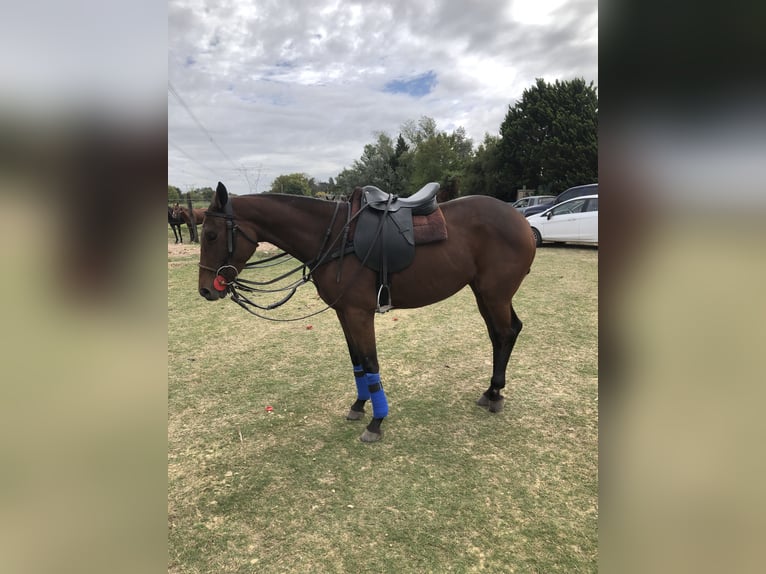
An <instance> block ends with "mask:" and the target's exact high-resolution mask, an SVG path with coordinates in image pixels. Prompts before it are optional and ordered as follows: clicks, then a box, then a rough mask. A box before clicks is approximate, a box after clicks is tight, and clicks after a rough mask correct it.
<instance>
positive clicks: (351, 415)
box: [346, 409, 364, 421]
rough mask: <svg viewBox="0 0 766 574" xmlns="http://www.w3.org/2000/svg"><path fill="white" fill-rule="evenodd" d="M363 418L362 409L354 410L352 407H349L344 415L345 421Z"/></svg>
mask: <svg viewBox="0 0 766 574" xmlns="http://www.w3.org/2000/svg"><path fill="white" fill-rule="evenodd" d="M363 418H364V411H355V410H354V409H351V410H350V411H348V414H347V415H346V420H347V421H360V420H362V419H363Z"/></svg>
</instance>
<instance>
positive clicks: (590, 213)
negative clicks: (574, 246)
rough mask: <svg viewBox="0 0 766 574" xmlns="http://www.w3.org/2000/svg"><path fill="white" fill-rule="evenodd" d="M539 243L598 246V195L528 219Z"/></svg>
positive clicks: (570, 201) (564, 204) (577, 199)
mask: <svg viewBox="0 0 766 574" xmlns="http://www.w3.org/2000/svg"><path fill="white" fill-rule="evenodd" d="M527 221H528V222H529V225H530V227H532V233H533V234H534V236H535V243H536V244H537V245H538V246H540V245H542V243H543V241H561V242H572V243H590V244H593V245H598V195H583V196H580V197H576V198H574V199H570V200H568V201H564V202H562V203H559V204H557V205H554V206H553V207H551V208H549V209H546V210H545V211H543V212H542V213H535V214H534V215H530V216H529V217H527Z"/></svg>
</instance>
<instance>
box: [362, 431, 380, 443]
mask: <svg viewBox="0 0 766 574" xmlns="http://www.w3.org/2000/svg"><path fill="white" fill-rule="evenodd" d="M381 438H383V431H382V430H381V431H380V432H370V431H368V430H367V429H365V430H364V432H363V433H362V436H360V437H359V440H360V441H362V442H377V441H379V440H380V439H381Z"/></svg>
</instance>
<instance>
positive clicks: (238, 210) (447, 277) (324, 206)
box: [199, 182, 535, 442]
mask: <svg viewBox="0 0 766 574" xmlns="http://www.w3.org/2000/svg"><path fill="white" fill-rule="evenodd" d="M440 209H441V211H442V214H443V216H444V219H445V221H446V225H447V230H448V238H447V239H446V240H443V241H440V242H436V243H429V244H427V245H421V246H419V247H418V248H417V250H416V252H415V256H414V260H413V262H412V264H411V265H410V266H409V267H407V268H405V269H404V270H402V271H399V272H397V273H394V274H392V276H391V284H390V296H391V304H392V305H393V306H394V307H399V308H417V307H424V306H426V305H430V304H432V303H436V302H437V301H441V300H443V299H446V298H447V297H450V296H452V295H454V294H455V293H457V292H458V291H459V290H460V289H462V288H463V287H465V286H466V285H469V286H470V287H471V289H472V290H473V293H474V296H475V297H476V303H477V305H478V307H479V312H480V313H481V315H482V317H483V318H484V321H485V323H486V325H487V330H488V332H489V338H490V341H491V342H492V376H491V378H490V385H489V388H488V389H487V390H486V391H485V392H484V393H483V394H482V395H481V397H480V398H479V400H478V401H477V404H478V405H480V406H482V407H487V408H488V409H489V411H490V412H499V411H501V410H502V408H503V401H504V398H503V396H502V395H501V394H500V390H501V389H503V388H504V387H505V381H506V369H507V366H508V361H509V359H510V356H511V352H512V351H513V347H514V345H515V343H516V338H517V337H518V335H519V332H520V331H521V328H522V322H521V320H520V319H519V317H518V315H517V314H516V312H515V310H514V309H513V305H512V299H513V296H514V294H515V293H516V291H517V290H518V289H519V287H520V285H521V283H522V281H523V279H524V277H526V275H527V274H528V273H529V270H530V266H531V265H532V261H533V260H534V256H535V242H534V238H533V237H532V232H531V230H530V227H529V224H528V223H527V222H526V220H525V219H524V217H523V216H521V215H520V214H519V213H518V211H517V210H516V209H514V208H512V207H511V206H510V205H509V204H507V203H505V202H502V201H500V200H498V199H495V198H493V197H489V196H478V195H477V196H468V197H463V198H460V199H456V200H453V201H448V202H446V203H442V204H440ZM350 210H351V204H350V203H346V204H340V203H338V202H330V201H326V200H320V199H314V198H309V197H302V196H295V195H280V194H261V195H250V196H241V197H233V198H229V196H228V193H227V191H226V188H225V187H224V185H223V184H222V183H220V182H219V183H218V187H217V189H216V194H215V196H214V198H213V201H212V203H211V205H210V208H209V210H208V212H207V215H206V217H205V220H204V223H203V226H202V235H201V249H200V263H199V266H200V271H199V293H200V295H202V296H203V297H205V298H206V299H208V300H210V301H216V300H218V299H221V298H223V297H225V296H226V295H227V293H232V295H233V296H234V294H236V291H235V288H236V276H237V274H238V273H239V272H240V271H241V270H242V269H243V268H244V266H245V264H246V263H247V261H248V259H250V257H251V256H252V255H253V253H254V252H255V249H256V247H257V246H258V242H261V241H263V242H269V243H272V244H274V245H276V246H277V247H279V248H281V249H283V250H284V251H286V252H287V253H289V254H290V255H292V256H293V257H295V258H296V259H298V260H300V261H302V262H304V263H314V262H317V261H319V262H320V263H321V264H319V265H311V267H313V269H312V270H311V278H312V280H313V282H314V284H315V286H316V289H317V292H318V293H319V296H320V297H321V298H322V300H324V301H325V303H327V304H328V305H329V306H331V307H332V308H333V309H334V310H335V313H336V314H337V316H338V320H339V321H340V324H341V328H342V329H343V333H344V335H345V338H346V343H347V345H348V351H349V355H350V356H351V364H352V368H353V373H354V378H355V382H356V387H357V398H356V401H355V402H354V403H353V404H352V405H351V409H350V410H349V412H348V414H347V415H346V418H347V419H348V420H361V419H362V418H363V416H364V407H365V404H366V402H367V401H368V400H369V401H371V403H372V420H371V421H370V423H369V424H368V425H367V427H366V429H365V431H364V432H363V434H362V435H361V437H360V439H361V440H362V441H363V442H374V441H377V440H379V439H380V438H381V436H382V433H383V430H382V428H381V424H382V422H383V419H384V418H385V417H386V416H387V414H388V401H387V399H386V395H385V392H384V390H383V387H382V384H381V378H380V368H379V365H378V357H377V347H376V341H375V323H374V322H375V313H376V309H377V308H378V298H377V281H378V274H377V273H376V272H375V271H373V270H371V269H369V268H367V267H365V266H364V265H363V264H362V261H361V260H360V259H359V258H357V257H355V256H354V255H352V254H349V255H346V256H345V257H344V258H343V259H338V258H337V257H327V255H328V254H329V252H330V251H332V250H337V249H338V246H339V239H340V238H342V237H345V236H346V231H347V228H348V223H347V221H348V220H349V218H350ZM328 238H329V239H330V241H328V240H327V239H328ZM341 265H342V267H341Z"/></svg>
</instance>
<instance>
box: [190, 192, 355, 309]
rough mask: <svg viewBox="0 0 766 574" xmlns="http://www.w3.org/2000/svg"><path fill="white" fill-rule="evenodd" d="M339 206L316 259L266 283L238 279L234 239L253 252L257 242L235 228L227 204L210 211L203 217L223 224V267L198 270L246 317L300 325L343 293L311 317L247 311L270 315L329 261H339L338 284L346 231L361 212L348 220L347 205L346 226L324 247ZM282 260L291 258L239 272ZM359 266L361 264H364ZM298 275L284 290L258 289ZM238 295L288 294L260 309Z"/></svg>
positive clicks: (252, 264)
mask: <svg viewBox="0 0 766 574" xmlns="http://www.w3.org/2000/svg"><path fill="white" fill-rule="evenodd" d="M341 203H342V202H337V203H336V204H335V212H334V213H333V216H332V220H331V221H330V224H329V226H328V227H327V231H326V232H325V235H324V239H323V241H322V245H321V246H320V248H319V251H318V253H317V255H316V257H314V259H312V260H311V261H309V262H307V263H301V264H300V265H299V266H297V267H295V268H294V269H292V270H290V271H288V272H286V273H284V274H282V275H280V276H279V277H276V278H274V279H271V280H269V281H251V280H248V279H242V278H240V277H239V272H238V271H237V268H236V267H235V266H234V265H232V259H233V256H234V252H235V251H236V247H237V236H238V235H241V236H242V237H243V238H245V239H246V240H247V241H249V242H250V243H252V244H253V245H254V246H255V247H256V248H257V247H258V241H256V240H255V239H253V238H252V237H250V236H248V235H247V233H245V232H244V231H243V230H242V228H241V227H240V226H238V225H237V224H236V221H235V217H234V212H233V209H232V206H231V201H228V202H226V204H225V205H224V206H223V212H220V211H210V210H208V211H206V212H205V217H217V218H221V219H224V220H225V221H226V260H225V262H224V264H223V265H221V266H220V267H218V268H217V269H215V268H213V267H209V266H207V265H203V264H202V263H198V265H199V267H200V268H202V269H206V270H208V271H212V272H213V273H215V274H216V277H215V280H214V281H213V286H214V287H215V288H216V289H217V290H219V291H223V292H226V293H230V294H231V299H232V301H234V302H235V303H237V304H238V305H239V306H240V307H242V308H243V309H245V311H247V312H248V313H251V314H253V315H256V316H257V317H260V318H262V319H268V320H270V321H300V320H303V319H306V318H308V317H312V316H314V315H318V314H319V313H323V312H324V311H327V310H328V309H330V308H331V307H332V306H333V305H335V303H337V302H338V301H339V300H340V299H341V298H342V297H343V295H344V294H345V290H344V292H343V293H341V294H340V296H339V297H338V298H337V299H336V300H335V301H333V302H332V303H330V304H329V305H327V306H326V307H325V308H323V309H321V310H319V311H316V312H314V313H310V314H309V315H305V316H303V317H296V318H292V319H276V318H274V317H267V316H264V315H261V314H259V313H257V312H255V311H253V310H252V309H251V308H250V307H255V308H258V309H261V310H264V311H270V310H272V309H276V308H277V307H280V306H282V305H284V304H285V303H286V302H287V301H289V300H290V298H291V297H292V296H293V295H294V294H295V292H296V291H297V289H298V287H300V286H301V285H304V284H306V283H308V282H310V281H312V274H313V272H314V270H316V269H317V267H319V266H320V265H322V264H324V263H327V262H329V261H332V260H333V259H340V266H339V269H338V281H340V273H341V267H342V264H343V256H344V255H345V254H346V253H347V252H350V251H352V250H353V247H351V248H349V247H347V246H346V240H347V238H348V232H349V227H350V225H351V222H352V221H353V220H354V219H356V218H357V217H358V216H359V214H360V213H361V211H362V210H359V211H358V212H357V213H355V214H354V215H353V216H352V215H351V204H350V203H347V205H348V208H349V209H348V215H347V218H346V223H345V225H344V227H343V229H342V232H341V233H338V235H337V236H336V237H335V239H334V240H333V241H332V242H330V243H329V245H328V241H329V239H330V236H331V235H332V230H333V228H334V227H335V222H336V220H337V217H338V211H339V210H340V206H341ZM365 207H366V206H365ZM341 238H342V241H341V242H340V243H341V245H340V248H338V249H335V250H334V251H333V249H334V248H335V246H336V244H337V243H338V242H339V240H340V239H341ZM368 255H369V254H368ZM282 257H288V258H292V256H290V254H289V253H285V252H282V253H279V254H277V255H274V256H272V257H269V258H267V259H262V260H260V261H251V262H248V263H246V264H245V265H244V267H243V269H242V270H243V271H244V270H245V269H257V268H264V267H270V266H272V265H276V264H275V263H273V261H275V260H278V259H281V258H282ZM365 261H366V258H365ZM279 263H282V262H279ZM362 263H364V261H363V262H362ZM277 264H278V263H277ZM362 268H363V266H362V267H360V268H359V269H358V270H357V272H356V273H357V274H358V273H359V272H360V271H361V269H362ZM228 270H231V271H232V272H233V274H234V277H233V279H231V280H229V279H227V278H226V276H225V275H224V274H223V273H224V272H226V273H227V275H228V274H229V271H228ZM298 271H302V276H301V278H300V279H298V280H296V281H294V282H292V283H290V284H289V285H287V286H285V287H280V288H276V289H263V288H261V286H264V285H271V284H273V283H276V282H278V281H281V280H282V279H284V278H286V277H289V276H290V275H292V274H294V273H297V272H298ZM219 287H220V289H219ZM240 291H244V292H248V293H252V292H259V293H277V292H281V291H288V293H287V295H286V296H285V297H283V298H282V299H281V300H279V301H277V302H276V303H272V304H270V305H266V306H262V305H259V304H257V303H255V302H254V301H251V300H250V299H248V298H247V297H246V296H245V295H243V294H242V293H241V292H240Z"/></svg>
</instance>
